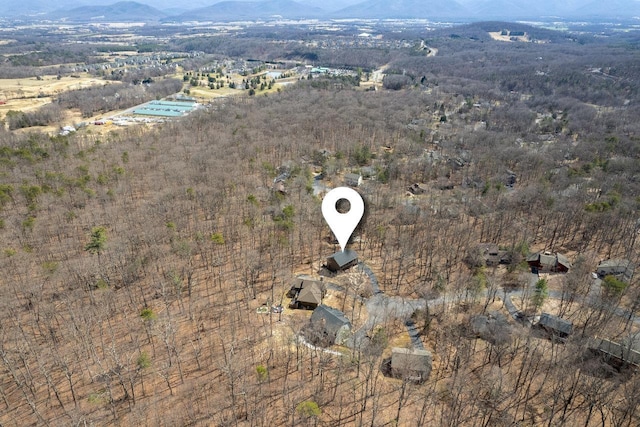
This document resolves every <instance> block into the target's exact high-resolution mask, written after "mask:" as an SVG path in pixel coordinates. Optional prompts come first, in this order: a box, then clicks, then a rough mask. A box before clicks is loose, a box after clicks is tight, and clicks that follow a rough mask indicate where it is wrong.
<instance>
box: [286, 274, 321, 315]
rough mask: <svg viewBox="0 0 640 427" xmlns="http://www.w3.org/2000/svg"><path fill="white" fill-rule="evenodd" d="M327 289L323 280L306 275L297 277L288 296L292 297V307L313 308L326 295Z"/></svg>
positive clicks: (290, 305)
mask: <svg viewBox="0 0 640 427" xmlns="http://www.w3.org/2000/svg"><path fill="white" fill-rule="evenodd" d="M326 293H327V289H326V287H325V285H324V282H323V281H322V280H313V279H310V278H306V277H296V279H295V280H294V281H293V283H292V285H291V288H290V289H289V292H287V296H288V297H289V298H291V303H290V304H289V307H290V308H299V309H305V310H313V309H315V308H316V307H317V306H319V305H320V304H322V299H323V298H324V297H325V295H326Z"/></svg>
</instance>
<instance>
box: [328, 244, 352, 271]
mask: <svg viewBox="0 0 640 427" xmlns="http://www.w3.org/2000/svg"><path fill="white" fill-rule="evenodd" d="M357 263H358V254H357V253H356V251H353V250H351V249H346V250H344V251H338V252H336V253H335V254H333V255H331V256H330V257H329V258H327V268H328V269H329V270H331V271H333V272H337V271H344V270H347V269H349V268H351V267H353V266H354V265H356V264H357Z"/></svg>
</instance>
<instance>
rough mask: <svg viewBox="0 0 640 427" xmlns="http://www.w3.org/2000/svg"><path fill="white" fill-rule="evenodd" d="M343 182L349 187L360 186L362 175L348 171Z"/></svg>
mask: <svg viewBox="0 0 640 427" xmlns="http://www.w3.org/2000/svg"><path fill="white" fill-rule="evenodd" d="M344 183H345V184H347V185H348V186H349V187H360V185H361V184H362V175H360V174H357V173H348V174H346V175H345V176H344Z"/></svg>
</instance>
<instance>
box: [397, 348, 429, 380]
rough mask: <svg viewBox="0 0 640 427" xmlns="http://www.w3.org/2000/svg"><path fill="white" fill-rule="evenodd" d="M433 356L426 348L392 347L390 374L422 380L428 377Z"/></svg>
mask: <svg viewBox="0 0 640 427" xmlns="http://www.w3.org/2000/svg"><path fill="white" fill-rule="evenodd" d="M432 363H433V357H432V356H431V353H430V352H428V351H427V350H422V349H416V348H414V349H409V348H400V347H394V348H392V349H391V375H393V376H394V377H397V378H403V379H408V380H410V381H414V382H422V381H424V380H426V379H427V378H429V375H430V374H431V365H432Z"/></svg>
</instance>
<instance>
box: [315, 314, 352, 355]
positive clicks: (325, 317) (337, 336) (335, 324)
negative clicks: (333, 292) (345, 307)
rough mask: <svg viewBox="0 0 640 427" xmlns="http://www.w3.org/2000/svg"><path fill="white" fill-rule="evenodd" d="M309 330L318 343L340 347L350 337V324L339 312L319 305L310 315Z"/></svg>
mask: <svg viewBox="0 0 640 427" xmlns="http://www.w3.org/2000/svg"><path fill="white" fill-rule="evenodd" d="M311 330H312V333H313V334H314V335H315V338H317V340H318V341H320V342H325V343H328V344H329V345H331V344H338V345H342V344H343V343H344V342H345V341H346V340H347V339H348V338H349V336H350V335H351V322H349V319H347V318H346V316H345V315H344V313H343V312H341V311H340V310H338V309H335V308H333V307H329V306H328V305H324V304H321V305H319V306H318V308H316V309H315V310H314V311H313V314H312V315H311Z"/></svg>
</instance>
